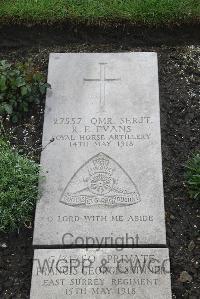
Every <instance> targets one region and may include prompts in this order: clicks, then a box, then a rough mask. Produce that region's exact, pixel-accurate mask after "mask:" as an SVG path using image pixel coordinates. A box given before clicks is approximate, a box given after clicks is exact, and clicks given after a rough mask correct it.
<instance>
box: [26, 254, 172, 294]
mask: <svg viewBox="0 0 200 299" xmlns="http://www.w3.org/2000/svg"><path fill="white" fill-rule="evenodd" d="M64 298H66V299H67V298H74V299H90V298H98V299H101V298H102V299H104V298H109V299H116V298H121V299H129V298H137V299H171V298H172V297H171V285H170V266H169V256H168V249H166V248H160V249H155V248H143V249H141V248H140V249H139V248H135V249H127V248H126V249H123V250H122V251H119V249H118V250H117V249H100V250H98V249H88V250H87V249H57V250H56V249H46V250H45V249H41V250H35V257H34V263H33V274H32V287H31V296H30V299H64Z"/></svg>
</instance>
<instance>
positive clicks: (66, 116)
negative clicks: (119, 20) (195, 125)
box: [34, 53, 166, 245]
mask: <svg viewBox="0 0 200 299" xmlns="http://www.w3.org/2000/svg"><path fill="white" fill-rule="evenodd" d="M48 81H49V83H50V84H51V86H52V89H51V90H50V91H49V92H48V95H47V100H46V112H45V120H44V131H43V146H45V145H46V144H48V143H49V141H50V140H52V138H53V139H54V141H53V142H52V143H50V144H49V145H48V146H47V147H46V148H45V150H44V151H43V153H42V157H41V163H42V168H43V170H44V172H45V173H46V183H45V185H44V187H43V189H44V191H43V196H42V199H41V200H40V202H39V203H38V205H37V211H36V220H35V232H34V245H61V244H63V243H64V244H65V245H67V244H69V245H70V244H71V243H72V242H73V243H76V242H77V243H79V244H81V243H84V244H85V243H86V242H88V243H89V244H93V243H94V244H97V245H99V244H111V243H115V240H116V239H117V238H118V240H119V242H120V239H119V238H122V239H126V238H129V237H130V240H129V242H130V245H131V244H132V243H139V244H165V243H166V239H165V222H164V204H163V186H162V167H161V165H162V162H161V144H160V116H159V92H158V75H157V56H156V54H155V53H121V54H51V56H50V62H49V76H48ZM89 237H90V238H89ZM77 238H78V240H77ZM121 242H122V241H121Z"/></svg>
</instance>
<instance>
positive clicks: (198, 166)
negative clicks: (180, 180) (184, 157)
mask: <svg viewBox="0 0 200 299" xmlns="http://www.w3.org/2000/svg"><path fill="white" fill-rule="evenodd" d="M186 181H187V186H188V189H189V194H190V197H191V198H193V199H198V200H200V152H198V153H197V154H195V155H193V156H192V157H191V158H190V159H189V161H188V162H187V165H186Z"/></svg>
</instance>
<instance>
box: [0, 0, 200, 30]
mask: <svg viewBox="0 0 200 299" xmlns="http://www.w3.org/2000/svg"><path fill="white" fill-rule="evenodd" d="M69 20H71V21H76V22H88V23H92V24H94V23H104V22H123V21H128V22H131V23H134V24H149V25H160V24H174V23H176V24H182V23H194V22H195V23H196V22H199V20H200V0H0V23H26V24H27V23H37V24H38V23H55V22H56V23H57V22H58V23H59V22H62V23H63V22H65V21H69Z"/></svg>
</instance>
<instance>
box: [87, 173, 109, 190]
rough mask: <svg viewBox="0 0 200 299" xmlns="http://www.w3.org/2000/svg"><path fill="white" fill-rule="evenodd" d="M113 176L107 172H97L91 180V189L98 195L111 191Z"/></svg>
mask: <svg viewBox="0 0 200 299" xmlns="http://www.w3.org/2000/svg"><path fill="white" fill-rule="evenodd" d="M112 186H113V178H112V177H111V176H110V175H108V174H106V173H96V174H95V175H93V176H92V177H91V178H90V180H89V189H90V191H91V192H92V193H94V194H96V195H104V194H107V193H108V192H110V191H111V189H112Z"/></svg>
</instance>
